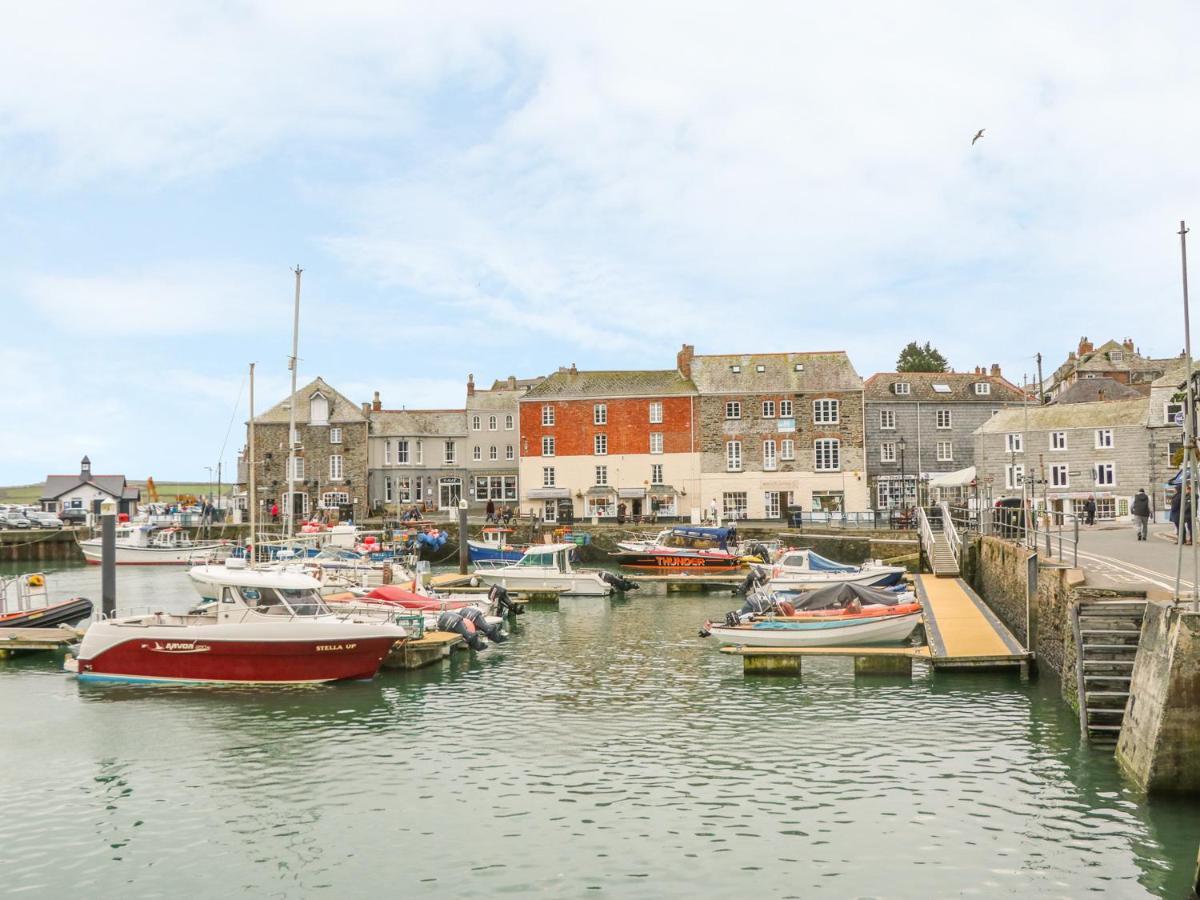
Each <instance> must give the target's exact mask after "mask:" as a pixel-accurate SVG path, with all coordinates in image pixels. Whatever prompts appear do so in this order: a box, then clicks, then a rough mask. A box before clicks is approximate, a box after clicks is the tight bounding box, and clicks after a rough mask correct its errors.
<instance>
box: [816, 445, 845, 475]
mask: <svg viewBox="0 0 1200 900" xmlns="http://www.w3.org/2000/svg"><path fill="white" fill-rule="evenodd" d="M813 456H814V462H815V464H816V470H817V471H818V472H836V471H837V470H838V469H840V468H841V467H842V442H841V441H839V440H837V439H836V438H823V439H821V440H819V441H813Z"/></svg>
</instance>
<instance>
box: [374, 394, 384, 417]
mask: <svg viewBox="0 0 1200 900" xmlns="http://www.w3.org/2000/svg"><path fill="white" fill-rule="evenodd" d="M371 409H373V410H375V412H379V411H380V410H381V409H383V403H382V402H380V400H379V391H376V392H375V399H374V400H372V401H371Z"/></svg>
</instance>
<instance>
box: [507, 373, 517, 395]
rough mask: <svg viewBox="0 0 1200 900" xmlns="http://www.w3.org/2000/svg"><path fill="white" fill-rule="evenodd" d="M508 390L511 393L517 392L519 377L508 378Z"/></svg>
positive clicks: (510, 376) (511, 376)
mask: <svg viewBox="0 0 1200 900" xmlns="http://www.w3.org/2000/svg"><path fill="white" fill-rule="evenodd" d="M508 389H509V390H510V391H515V390H516V389H517V376H516V375H509V376H508Z"/></svg>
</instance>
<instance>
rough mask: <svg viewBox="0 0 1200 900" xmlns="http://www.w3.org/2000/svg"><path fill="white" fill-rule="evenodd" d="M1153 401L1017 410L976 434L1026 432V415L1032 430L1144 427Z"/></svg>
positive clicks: (1001, 415)
mask: <svg viewBox="0 0 1200 900" xmlns="http://www.w3.org/2000/svg"><path fill="white" fill-rule="evenodd" d="M1149 411H1150V400H1149V398H1147V397H1140V398H1138V399H1137V400H1111V401H1109V400H1105V401H1103V402H1101V403H1067V404H1064V405H1061V406H1060V405H1058V404H1054V405H1052V406H1032V405H1031V406H1029V407H1028V410H1026V409H1025V408H1020V407H1014V408H1011V409H1005V410H1002V411H1000V412H998V413H996V415H994V416H992V417H991V418H990V419H988V420H987V421H986V422H984V423H983V424H982V425H980V426H979V427H978V428H977V429H976V430H975V433H976V434H997V433H1006V432H1010V431H1013V432H1015V431H1024V430H1025V415H1026V412H1028V414H1029V430H1030V431H1048V430H1051V429H1055V428H1062V429H1067V428H1108V427H1119V426H1122V425H1145V424H1146V417H1147V414H1148V413H1149Z"/></svg>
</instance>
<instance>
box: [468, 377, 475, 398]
mask: <svg viewBox="0 0 1200 900" xmlns="http://www.w3.org/2000/svg"><path fill="white" fill-rule="evenodd" d="M467 396H468V397H474V396H475V375H474V374H471V375H468V376H467Z"/></svg>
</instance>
